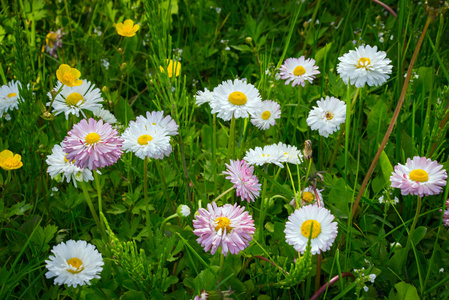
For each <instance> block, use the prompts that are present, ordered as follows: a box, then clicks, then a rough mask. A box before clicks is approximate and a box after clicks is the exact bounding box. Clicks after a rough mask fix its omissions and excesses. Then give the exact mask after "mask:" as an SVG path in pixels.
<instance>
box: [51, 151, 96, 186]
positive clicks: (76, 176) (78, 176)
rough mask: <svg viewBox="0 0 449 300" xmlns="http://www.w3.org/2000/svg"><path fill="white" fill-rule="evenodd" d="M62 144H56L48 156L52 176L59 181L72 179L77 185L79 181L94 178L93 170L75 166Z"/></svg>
mask: <svg viewBox="0 0 449 300" xmlns="http://www.w3.org/2000/svg"><path fill="white" fill-rule="evenodd" d="M62 146H63V143H61V144H60V145H58V144H56V145H54V146H53V150H52V153H51V154H50V155H49V156H47V160H46V163H47V164H48V169H47V172H48V174H50V176H51V178H52V179H55V180H56V181H58V182H61V181H64V179H66V180H67V182H70V180H72V182H73V184H74V185H75V187H76V186H77V185H76V182H77V181H85V182H87V181H92V180H94V178H93V176H92V171H91V170H89V169H82V168H79V167H77V166H75V164H74V162H73V161H69V160H68V159H67V158H66V153H65V152H64V151H63V150H62Z"/></svg>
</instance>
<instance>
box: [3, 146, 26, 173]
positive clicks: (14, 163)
mask: <svg viewBox="0 0 449 300" xmlns="http://www.w3.org/2000/svg"><path fill="white" fill-rule="evenodd" d="M22 166H23V163H22V156H20V155H19V154H14V153H12V152H11V151H9V150H3V151H2V152H0V167H1V168H2V169H3V170H5V171H11V170H16V169H20V168H21V167H22Z"/></svg>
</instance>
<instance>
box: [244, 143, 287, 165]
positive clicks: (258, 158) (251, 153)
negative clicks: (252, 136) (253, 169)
mask: <svg viewBox="0 0 449 300" xmlns="http://www.w3.org/2000/svg"><path fill="white" fill-rule="evenodd" d="M243 159H244V160H245V161H246V162H247V163H248V164H249V165H257V166H262V165H264V164H275V165H277V166H279V167H281V168H283V167H284V166H283V165H282V161H284V152H282V151H281V149H279V147H277V145H275V144H273V145H268V146H265V147H263V149H262V148H261V147H256V148H255V149H249V150H248V151H246V154H245V157H244V158H243Z"/></svg>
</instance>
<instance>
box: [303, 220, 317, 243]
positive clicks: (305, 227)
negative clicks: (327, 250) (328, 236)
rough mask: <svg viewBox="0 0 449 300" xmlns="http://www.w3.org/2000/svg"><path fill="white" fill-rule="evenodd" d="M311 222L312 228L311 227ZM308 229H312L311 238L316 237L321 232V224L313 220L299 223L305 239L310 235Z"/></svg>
mask: <svg viewBox="0 0 449 300" xmlns="http://www.w3.org/2000/svg"><path fill="white" fill-rule="evenodd" d="M312 224H313V229H312ZM310 231H312V239H314V238H316V237H317V236H318V235H319V234H320V233H321V225H320V223H318V222H317V221H315V220H307V221H305V222H304V223H302V225H301V234H302V235H303V236H305V237H306V238H307V239H308V238H309V236H310Z"/></svg>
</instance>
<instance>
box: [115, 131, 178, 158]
mask: <svg viewBox="0 0 449 300" xmlns="http://www.w3.org/2000/svg"><path fill="white" fill-rule="evenodd" d="M122 138H123V140H124V142H123V150H124V151H126V152H131V151H132V152H133V153H134V154H135V155H136V156H137V157H139V158H141V159H145V157H146V158H155V159H160V158H163V157H164V155H165V153H167V156H168V155H170V153H171V147H170V136H169V135H168V134H167V132H166V131H165V130H164V129H162V128H161V127H160V126H157V125H152V124H147V125H145V124H143V123H142V122H132V123H130V125H129V127H128V128H126V130H125V132H124V133H123V135H122Z"/></svg>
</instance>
